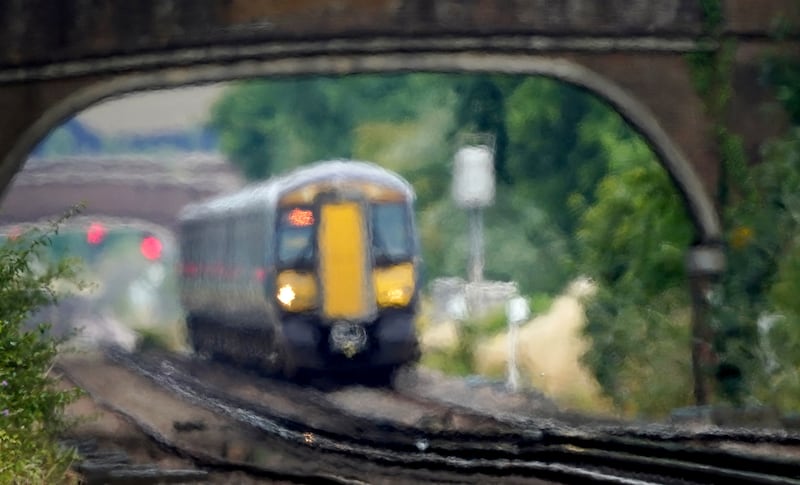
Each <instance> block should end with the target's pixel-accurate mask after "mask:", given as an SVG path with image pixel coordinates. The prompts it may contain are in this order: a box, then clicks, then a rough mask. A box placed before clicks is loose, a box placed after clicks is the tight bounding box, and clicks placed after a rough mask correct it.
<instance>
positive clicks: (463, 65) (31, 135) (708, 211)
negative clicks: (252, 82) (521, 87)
mask: <svg viewBox="0 0 800 485" xmlns="http://www.w3.org/2000/svg"><path fill="white" fill-rule="evenodd" d="M420 71H422V72H450V73H476V72H481V73H503V74H521V75H534V76H543V77H549V78H553V79H556V80H559V81H562V82H565V83H569V84H572V85H574V86H577V87H579V88H581V89H584V90H586V91H589V92H590V93H592V94H594V95H596V96H597V97H599V98H601V99H602V100H604V101H605V102H606V103H608V104H609V105H610V106H611V107H612V109H614V110H615V111H617V112H618V113H619V114H620V115H621V116H622V117H623V118H624V119H625V120H626V121H627V122H628V123H629V124H630V125H631V126H633V128H634V129H635V130H637V131H638V132H639V133H640V134H641V135H642V136H643V137H644V139H645V140H646V141H647V143H648V144H649V145H650V147H651V149H653V151H654V152H655V154H656V156H657V158H658V160H659V161H660V163H661V164H662V166H664V168H665V169H666V170H667V172H668V173H669V174H670V176H671V178H672V180H673V182H674V183H675V185H676V187H677V189H678V191H679V192H680V194H681V195H682V196H683V200H684V202H685V204H686V207H687V209H688V212H689V214H690V217H691V219H692V221H693V223H694V227H695V243H697V244H700V245H711V246H715V245H717V244H719V242H720V241H721V239H722V229H721V223H720V220H719V215H718V212H717V210H716V208H715V206H714V204H713V202H712V199H711V197H710V195H709V194H708V191H707V190H706V187H705V186H704V184H703V182H702V180H701V178H700V177H699V176H698V174H697V173H696V170H695V169H694V167H693V165H692V164H690V163H689V160H688V159H687V158H686V156H685V155H684V153H683V152H682V150H681V149H680V148H679V146H678V144H677V143H675V141H674V140H673V139H672V138H671V137H670V136H669V135H668V134H667V132H666V131H665V130H664V128H663V127H662V125H661V124H660V123H659V121H658V119H657V118H656V116H655V115H654V114H653V113H652V111H651V110H650V109H649V108H648V107H647V106H645V105H644V104H643V103H642V102H640V101H639V100H638V99H637V98H636V97H635V96H634V95H632V94H631V93H629V92H628V91H626V89H624V88H623V87H621V86H620V85H619V84H618V83H616V82H614V81H613V80H612V79H610V78H609V77H606V76H604V75H602V74H600V73H598V72H597V71H595V70H592V69H589V68H588V67H586V66H585V65H583V64H582V63H580V62H576V61H573V60H570V59H568V58H566V57H558V56H545V55H530V54H509V53H501V54H495V53H487V52H480V51H479V52H472V51H461V52H425V53H420V52H415V53H381V54H349V55H348V54H336V55H307V56H303V57H287V58H278V59H272V60H268V61H267V60H249V61H248V60H242V61H236V62H232V63H230V64H226V65H203V66H193V67H188V68H186V67H184V68H166V69H163V70H161V71H155V72H150V73H144V74H126V75H119V76H116V77H113V78H111V79H110V80H101V81H98V82H95V83H93V84H89V85H87V86H86V87H83V88H81V89H79V90H77V91H76V92H74V93H73V94H70V95H68V96H66V97H65V98H64V99H63V100H61V101H60V102H57V103H56V104H54V105H53V106H52V107H50V108H49V109H47V110H46V111H45V112H44V113H43V115H42V116H41V117H39V118H38V119H37V120H36V121H35V122H34V123H33V124H32V125H31V126H30V127H29V128H28V129H27V130H26V131H25V132H24V133H23V135H22V136H21V137H20V138H19V140H18V141H17V143H16V145H15V146H14V147H13V148H12V149H11V151H10V152H9V153H8V155H7V157H6V159H5V160H4V161H3V164H4V165H6V166H11V167H13V169H14V170H15V171H18V170H19V169H20V168H21V166H22V164H23V162H24V160H25V158H26V157H27V155H28V153H30V151H31V150H32V149H33V147H34V146H35V144H36V143H37V142H38V141H39V140H41V139H42V138H44V136H45V135H46V134H47V133H48V132H49V131H50V130H51V129H53V128H54V127H56V126H57V125H58V124H59V123H61V122H63V121H64V120H66V119H68V118H69V117H70V116H72V115H73V114H75V113H77V112H79V111H81V110H83V109H85V108H87V107H89V106H91V105H93V104H96V103H98V102H100V101H103V100H106V99H109V98H112V97H115V96H120V95H123V94H128V93H132V92H137V91H144V90H155V89H165V88H177V87H184V86H187V85H192V84H204V83H214V82H222V81H231V80H238V79H247V78H257V77H285V76H296V75H346V74H357V73H390V72H420Z"/></svg>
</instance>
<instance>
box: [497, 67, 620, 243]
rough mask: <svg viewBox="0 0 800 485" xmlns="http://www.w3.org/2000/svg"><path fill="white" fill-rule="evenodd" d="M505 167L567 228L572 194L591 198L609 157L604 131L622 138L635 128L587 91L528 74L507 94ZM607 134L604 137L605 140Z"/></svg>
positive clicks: (571, 223)
mask: <svg viewBox="0 0 800 485" xmlns="http://www.w3.org/2000/svg"><path fill="white" fill-rule="evenodd" d="M506 105H507V113H508V115H507V125H508V133H509V146H510V149H509V153H510V155H509V158H508V171H509V173H510V175H511V177H512V180H513V182H514V183H515V184H520V185H522V186H523V187H522V189H523V190H525V192H526V193H527V194H529V195H530V197H531V198H532V199H533V200H535V201H536V203H537V205H538V206H539V207H540V208H542V209H543V210H544V211H546V212H547V213H548V214H549V215H550V217H551V219H552V221H553V223H554V224H556V225H557V226H558V228H559V229H560V230H561V231H563V232H565V233H568V234H571V233H572V232H573V231H574V230H575V227H576V225H577V216H576V214H575V213H574V212H573V211H570V210H568V208H569V201H570V200H574V199H575V198H576V196H577V197H578V198H579V199H581V200H583V201H584V203H587V204H589V203H591V201H592V199H593V197H594V188H595V186H596V185H597V183H598V181H599V180H600V178H601V177H602V176H603V175H604V174H605V173H606V171H607V167H608V163H609V158H608V155H607V152H606V151H605V150H604V149H603V141H602V140H601V139H600V138H601V136H603V134H606V136H611V135H613V137H614V138H613V140H616V141H619V142H621V143H624V142H625V141H626V140H627V139H629V138H631V137H632V136H633V132H632V131H631V130H630V128H628V127H627V126H626V125H624V124H623V123H619V122H618V120H617V119H616V118H617V115H616V114H615V113H614V112H613V111H611V109H610V108H608V107H607V106H606V105H604V104H602V103H601V102H600V101H599V100H597V99H596V98H594V97H593V96H591V95H590V94H588V93H585V92H583V91H580V90H579V89H577V88H575V87H572V86H570V85H567V84H564V83H560V82H558V81H555V80H552V79H546V78H529V79H526V80H525V81H523V82H522V83H521V84H519V86H517V87H516V89H514V91H513V93H511V95H510V96H509V97H508V100H507V102H506ZM608 141H610V140H606V142H608Z"/></svg>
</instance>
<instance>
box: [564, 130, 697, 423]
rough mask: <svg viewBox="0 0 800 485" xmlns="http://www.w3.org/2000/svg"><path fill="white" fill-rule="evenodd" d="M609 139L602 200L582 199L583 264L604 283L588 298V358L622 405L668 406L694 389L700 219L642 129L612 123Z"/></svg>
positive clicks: (645, 409) (646, 409) (631, 408)
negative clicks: (692, 288) (690, 260)
mask: <svg viewBox="0 0 800 485" xmlns="http://www.w3.org/2000/svg"><path fill="white" fill-rule="evenodd" d="M601 142H602V145H601V146H602V149H603V150H605V151H607V157H608V159H609V160H611V163H610V167H609V173H608V174H607V175H606V176H605V177H604V178H603V179H602V180H601V182H600V183H599V185H598V186H597V189H596V191H595V194H593V198H594V199H595V202H594V203H593V204H591V205H588V206H582V203H581V204H577V207H579V208H581V210H580V214H581V215H580V219H579V226H578V232H577V239H578V243H579V247H580V253H579V254H580V256H579V264H578V267H579V269H580V271H581V272H582V273H584V274H587V275H589V276H590V277H592V278H593V279H594V280H595V282H596V283H597V285H598V287H599V291H598V294H597V295H596V296H595V297H593V298H592V299H590V300H589V301H588V306H587V317H588V323H587V326H586V330H585V331H586V333H587V335H588V336H589V338H590V339H591V341H592V346H591V348H590V349H589V351H588V353H587V354H586V356H585V361H586V362H587V364H588V365H589V368H590V369H592V371H593V372H594V374H595V376H596V377H597V379H598V381H599V382H600V384H601V386H602V387H603V389H604V391H605V392H606V393H607V394H608V395H609V396H610V397H611V398H612V399H614V401H615V402H616V403H617V405H618V406H620V408H621V409H623V410H626V411H628V412H631V413H642V414H647V415H654V414H663V413H665V412H667V411H668V410H669V409H670V408H673V407H676V406H679V405H686V404H688V403H689V402H690V398H691V369H690V367H689V364H690V362H691V359H690V354H689V350H690V342H689V328H690V327H689V311H688V309H689V302H688V295H689V293H688V287H687V281H686V273H685V268H684V255H685V251H686V248H687V247H688V246H689V244H690V242H691V238H692V234H693V232H692V226H691V223H690V221H689V219H688V217H687V214H686V211H685V208H684V206H683V203H682V201H681V199H680V196H679V194H678V193H677V192H676V190H675V188H674V186H673V185H672V182H671V181H670V179H669V176H668V174H667V173H666V171H665V170H664V169H663V168H662V167H661V166H660V165H659V164H658V163H657V162H656V161H655V159H654V157H653V154H652V151H650V149H649V147H647V145H646V144H645V143H644V142H643V141H642V140H641V139H640V138H631V139H628V140H627V141H625V142H621V141H620V140H619V138H618V137H616V136H615V134H614V130H609V131H607V132H605V133H604V135H603V136H602V137H601ZM658 373H665V374H668V375H670V379H669V380H668V381H669V382H668V383H667V382H664V380H660V379H658V378H657V374H658Z"/></svg>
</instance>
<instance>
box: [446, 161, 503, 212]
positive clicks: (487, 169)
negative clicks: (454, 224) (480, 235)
mask: <svg viewBox="0 0 800 485" xmlns="http://www.w3.org/2000/svg"><path fill="white" fill-rule="evenodd" d="M494 190H495V189H494V155H493V154H492V151H491V149H489V147H487V146H485V145H478V146H468V147H464V148H462V149H460V150H459V151H458V153H456V156H455V160H454V163H453V200H455V202H456V204H457V205H458V206H459V207H462V208H466V209H471V208H479V207H486V206H489V205H492V202H494Z"/></svg>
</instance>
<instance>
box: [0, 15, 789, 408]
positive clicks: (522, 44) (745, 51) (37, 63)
mask: <svg viewBox="0 0 800 485" xmlns="http://www.w3.org/2000/svg"><path fill="white" fill-rule="evenodd" d="M703 6H705V9H706V10H705V11H704V8H703ZM717 7H718V8H719V11H718V12H715V9H716V8H717ZM716 14H719V18H716ZM717 20H719V22H717ZM712 24H713V25H716V28H717V29H718V30H719V31H720V36H721V37H718V38H717V40H719V39H720V38H721V39H723V40H724V41H725V45H730V46H732V47H733V55H732V65H731V73H730V74H731V80H732V83H733V93H734V94H733V97H732V99H731V100H730V105H729V110H728V112H727V113H726V115H727V123H728V124H729V129H730V130H731V131H732V132H733V133H736V134H740V135H741V136H742V137H743V141H744V143H745V148H746V150H747V154H748V155H749V157H750V159H751V161H753V162H755V161H757V158H758V147H759V145H760V143H761V142H762V141H764V140H765V139H767V138H768V137H769V136H771V135H773V134H775V133H777V132H778V131H779V130H780V129H781V128H782V127H784V126H785V119H784V117H783V115H782V112H781V110H780V109H778V107H777V106H776V103H775V102H774V101H773V98H772V97H771V95H770V93H769V92H767V91H766V90H765V88H764V87H763V85H762V84H761V83H759V77H760V74H761V67H762V62H763V59H764V58H765V56H767V55H770V54H775V53H782V54H788V55H792V56H797V57H800V53H799V52H798V49H799V48H800V41H799V39H800V36H798V31H797V30H795V31H791V29H788V30H787V28H786V26H792V25H794V26H797V25H798V24H800V3H798V2H797V1H796V0H771V1H769V2H765V1H763V0H707V1H698V0H608V1H602V2H601V1H597V0H465V1H456V0H327V1H326V0H295V1H272V2H268V1H260V2H259V1H251V0H206V1H203V2H194V1H189V0H176V1H163V0H139V1H137V2H125V1H123V0H117V1H114V0H60V1H58V2H53V1H51V0H5V1H3V2H2V3H0V46H2V47H0V113H2V114H3V115H2V117H0V191H2V189H3V188H4V187H5V186H6V185H7V184H8V181H9V180H10V179H11V177H12V176H13V175H14V174H15V173H16V172H17V171H18V170H19V169H20V167H21V166H22V164H23V161H24V160H25V158H26V157H27V154H28V153H29V152H30V150H31V148H32V147H33V146H34V145H35V144H36V142H37V141H39V140H40V139H42V138H43V137H44V135H45V134H46V133H47V132H48V131H49V130H50V129H51V128H53V127H54V126H56V125H58V124H59V123H61V122H62V121H63V120H65V119H67V118H68V117H69V116H71V115H72V114H74V113H75V112H77V111H80V110H81V109H84V108H86V107H88V106H90V105H91V104H93V103H96V102H98V101H100V100H103V99H105V98H108V97H112V96H115V95H119V94H122V93H126V92H131V91H137V90H144V89H157V88H165V87H176V86H183V85H186V84H191V83H205V82H215V81H224V80H230V79H241V78H249V77H259V76H286V75H299V74H310V75H314V74H328V75H330V74H348V73H362V72H398V71H435V72H504V73H517V74H530V75H540V76H547V77H551V78H555V79H558V80H562V81H564V82H568V83H572V84H574V85H577V86H579V87H582V88H585V89H586V90H589V91H591V92H593V93H595V94H596V95H597V96H599V97H600V98H602V99H604V100H606V101H607V102H608V103H609V104H610V106H612V107H613V108H614V109H615V110H617V111H618V112H619V113H620V114H621V115H622V116H623V117H624V118H625V119H626V120H627V121H628V122H629V123H630V124H631V125H632V126H633V127H634V128H635V129H637V130H638V131H639V132H640V133H641V134H642V135H643V137H644V138H645V139H646V140H648V141H649V143H650V145H651V147H652V148H653V150H654V151H655V153H656V155H657V156H658V158H659V160H660V161H661V163H662V164H663V165H664V167H665V168H666V170H668V172H669V173H670V175H671V176H672V179H673V180H674V182H675V185H676V187H677V189H678V190H679V191H680V193H681V194H682V195H683V196H684V200H685V202H686V205H687V209H688V211H689V213H690V215H691V217H692V219H693V221H694V225H695V245H694V246H693V248H689V257H688V261H689V269H690V273H691V274H692V282H693V283H692V285H693V302H694V304H695V310H696V313H695V317H696V318H697V319H700V320H702V319H703V318H704V317H703V312H704V306H705V303H704V302H705V300H704V298H703V295H704V294H705V291H704V288H706V286H707V279H706V277H707V276H708V275H709V274H711V273H714V272H717V271H719V270H720V268H721V266H722V262H723V258H722V252H721V250H720V249H719V243H720V241H721V239H722V228H721V226H720V220H719V216H718V211H719V207H718V206H717V204H716V202H715V198H714V194H716V187H717V180H718V178H719V176H720V171H721V164H720V160H719V154H718V153H717V150H716V144H715V141H714V135H715V133H714V131H715V126H714V123H713V121H712V120H711V118H710V117H709V115H708V114H707V113H706V111H705V110H704V106H703V102H702V100H701V99H700V97H699V96H698V93H697V92H696V90H695V88H694V86H693V82H692V72H691V67H690V65H689V63H688V62H687V56H686V54H688V53H693V52H700V51H713V50H720V49H722V44H720V43H717V40H710V39H709V38H708V37H707V36H706V35H704V34H705V33H706V32H705V30H706V28H707V27H708V26H709V25H712ZM776 26H782V27H783V32H782V33H783V37H781V39H783V40H775V37H773V36H772V35H771V33H772V30H773V28H775V27H776ZM696 337H697V339H696V340H698V341H699V339H701V338H703V337H702V336H698V335H696ZM696 350H697V349H696ZM699 400H701V399H699Z"/></svg>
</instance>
